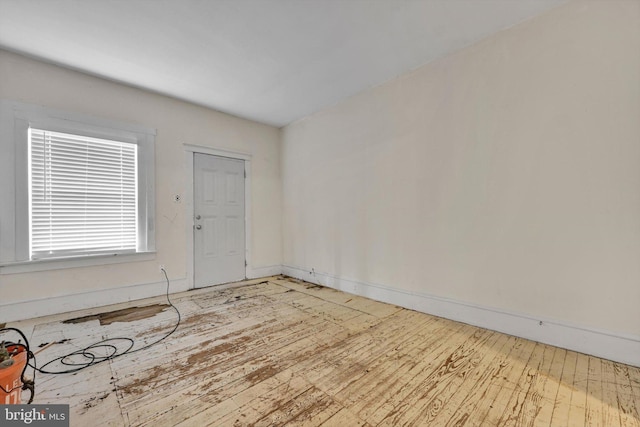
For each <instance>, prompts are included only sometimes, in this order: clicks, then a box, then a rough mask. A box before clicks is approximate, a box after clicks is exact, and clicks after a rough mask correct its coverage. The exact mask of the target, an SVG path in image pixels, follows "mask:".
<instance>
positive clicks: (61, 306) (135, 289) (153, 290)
mask: <svg viewBox="0 0 640 427" xmlns="http://www.w3.org/2000/svg"><path fill="white" fill-rule="evenodd" d="M187 290H188V287H187V280H186V278H181V279H170V284H169V292H170V293H171V294H175V293H178V292H184V291H187ZM166 292H167V282H166V281H165V280H161V281H159V282H153V283H143V284H138V285H130V286H121V287H117V288H111V289H101V290H96V291H88V292H81V293H75V294H69V295H61V296H54V297H47V298H43V299H37V300H30V301H19V302H11V303H9V304H0V313H1V314H0V322H2V323H6V322H13V321H17V320H25V319H33V318H36V317H42V316H48V315H51V314H60V313H66V312H69V311H76V310H83V309H87V308H95V307H102V306H107V305H111V304H118V303H122V302H128V301H134V300H139V299H143V298H150V297H156V296H159V295H164V294H165V293H166Z"/></svg>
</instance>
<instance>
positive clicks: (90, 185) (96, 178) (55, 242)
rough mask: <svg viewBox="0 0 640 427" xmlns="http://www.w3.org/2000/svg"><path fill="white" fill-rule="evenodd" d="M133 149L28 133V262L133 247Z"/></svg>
mask: <svg viewBox="0 0 640 427" xmlns="http://www.w3.org/2000/svg"><path fill="white" fill-rule="evenodd" d="M136 153H137V146H136V144H131V143H127V142H119V141H112V140H106V139H98V138H90V137H86V136H82V135H72V134H68V133H61V132H51V131H47V130H44V129H34V128H30V129H29V167H30V171H29V172H30V173H29V198H30V200H29V201H30V206H29V213H30V254H31V259H38V258H46V257H52V256H53V257H56V256H65V255H73V254H85V253H103V252H108V253H110V252H135V251H136V249H137V247H138V246H137V232H136V229H137V221H136V205H137V203H136V202H137V194H136V193H137V192H136V184H137V174H136V170H137V162H136V157H137V156H136Z"/></svg>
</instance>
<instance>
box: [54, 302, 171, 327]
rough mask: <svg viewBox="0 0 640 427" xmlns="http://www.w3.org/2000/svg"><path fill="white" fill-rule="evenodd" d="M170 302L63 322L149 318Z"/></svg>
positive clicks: (107, 323) (106, 323) (109, 322)
mask: <svg viewBox="0 0 640 427" xmlns="http://www.w3.org/2000/svg"><path fill="white" fill-rule="evenodd" d="M167 307H169V305H168V304H154V305H147V306H144V307H130V308H125V309H122V310H116V311H110V312H108V313H99V314H92V315H90V316H83V317H76V318H75V319H69V320H65V321H64V322H62V323H84V322H89V321H91V320H98V321H100V325H102V326H104V325H110V324H112V323H113V322H132V321H134V320H141V319H147V318H149V317H153V316H155V315H156V314H158V313H160V312H162V311H163V310H165V309H166V308H167Z"/></svg>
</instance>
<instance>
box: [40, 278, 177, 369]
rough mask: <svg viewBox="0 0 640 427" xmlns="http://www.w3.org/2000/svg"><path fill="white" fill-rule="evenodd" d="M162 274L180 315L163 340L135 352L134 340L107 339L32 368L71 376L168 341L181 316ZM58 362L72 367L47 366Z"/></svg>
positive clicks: (171, 304)
mask: <svg viewBox="0 0 640 427" xmlns="http://www.w3.org/2000/svg"><path fill="white" fill-rule="evenodd" d="M162 272H163V273H164V278H165V279H166V281H167V293H166V296H167V302H168V303H169V305H170V306H171V307H172V308H173V309H174V310H175V311H176V314H177V315H178V320H177V322H176V324H175V326H174V327H173V329H171V331H169V332H167V334H165V335H164V336H163V337H162V338H160V339H158V340H156V341H154V342H152V343H150V344H147V345H145V346H143V347H140V348H137V349H135V350H132V348H133V346H134V345H135V341H134V340H133V339H132V338H128V337H116V338H107V339H104V340H101V341H98V342H96V343H93V344H91V345H89V346H87V347H85V348H83V349H80V350H76V351H73V352H71V353H68V354H65V355H64V356H60V357H57V358H55V359H53V360H50V361H49V362H47V363H45V364H44V365H42V366H41V367H40V368H37V367H36V366H35V365H34V366H32V368H34V369H35V370H36V371H38V372H40V373H43V374H55V375H57V374H71V373H74V372H78V371H81V370H83V369H86V368H88V367H90V366H94V365H97V364H98V363H102V362H105V361H107V360H112V359H115V358H116V357H120V356H124V355H125V354H131V353H136V352H138V351H142V350H146V349H148V348H149V347H151V346H153V345H156V344H158V343H159V342H161V341H164V340H165V339H167V338H168V337H169V336H170V335H171V334H173V333H174V332H175V331H176V329H178V326H180V321H181V316H180V311H178V309H177V308H176V306H175V305H173V303H172V302H171V299H170V298H169V277H168V276H167V272H166V271H165V269H164V268H163V269H162ZM119 342H120V343H122V342H124V343H125V344H124V346H122V344H121V345H120V347H122V348H124V349H122V348H119V346H118V345H116V344H118V343H119ZM125 347H126V348H125ZM97 349H103V350H106V352H107V354H106V355H104V356H103V355H99V354H96V350H97ZM74 358H75V359H76V360H77V359H78V358H79V359H80V361H74V360H73V359H74ZM83 359H84V360H83ZM56 362H57V363H59V364H60V365H62V366H70V367H71V368H66V369H51V368H47V366H51V365H53V364H54V363H56ZM30 366H31V365H30Z"/></svg>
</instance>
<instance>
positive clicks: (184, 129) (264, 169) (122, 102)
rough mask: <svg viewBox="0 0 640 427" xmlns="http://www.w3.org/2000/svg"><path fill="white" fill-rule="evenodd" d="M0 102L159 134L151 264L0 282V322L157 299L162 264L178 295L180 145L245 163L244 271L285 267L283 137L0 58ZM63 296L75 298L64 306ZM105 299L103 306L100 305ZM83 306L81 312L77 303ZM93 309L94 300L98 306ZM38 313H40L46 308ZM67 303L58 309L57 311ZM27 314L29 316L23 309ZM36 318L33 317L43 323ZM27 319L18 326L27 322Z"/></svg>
mask: <svg viewBox="0 0 640 427" xmlns="http://www.w3.org/2000/svg"><path fill="white" fill-rule="evenodd" d="M0 98H6V99H11V100H15V101H21V102H27V103H31V104H38V105H44V106H47V107H51V108H57V109H61V110H66V111H71V112H76V113H83V114H89V115H93V116H96V117H100V118H104V119H110V120H118V121H124V122H130V123H136V124H140V125H144V126H147V127H150V128H154V129H157V135H156V222H157V224H156V248H157V255H156V257H155V259H153V260H149V261H142V262H133V263H124V264H114V265H103V266H98V267H86V268H71V269H62V270H52V271H42V272H35V273H22V274H1V275H0V321H3V319H2V317H3V314H7V313H8V312H9V307H11V306H15V303H16V302H25V301H33V300H43V299H44V300H48V301H49V303H48V305H49V306H54V305H61V306H59V307H49V311H51V310H53V311H57V312H60V311H65V310H66V309H70V308H78V307H76V306H77V305H78V304H85V305H95V304H96V295H97V298H98V300H100V299H102V302H103V303H106V302H114V300H113V299H109V298H112V297H113V295H114V294H108V293H105V291H108V290H109V289H116V288H122V287H128V288H125V289H120V290H118V294H117V295H116V296H115V298H119V299H121V300H127V299H132V298H141V297H143V296H146V295H147V294H148V293H149V292H153V293H162V292H164V285H163V283H162V278H163V276H161V274H160V273H159V270H158V265H159V264H164V265H165V266H166V269H167V271H168V273H169V276H170V278H171V279H173V281H174V283H175V285H176V287H177V288H180V287H184V286H186V284H187V283H188V281H187V280H186V272H187V271H188V268H187V265H186V263H187V256H186V244H187V243H186V230H187V228H186V223H185V220H186V218H185V213H186V206H185V204H184V203H180V204H177V203H174V201H173V196H174V195H175V194H181V195H183V196H186V195H185V194H184V192H185V188H186V186H187V183H186V172H185V151H184V147H183V144H193V145H199V146H205V147H210V148H217V149H228V150H233V151H237V152H242V153H247V154H250V155H251V167H252V170H251V178H252V179H251V182H252V188H251V194H252V199H251V209H252V212H251V218H252V222H251V224H250V227H251V242H250V246H251V248H250V249H251V262H252V265H250V266H249V268H250V269H256V270H258V271H259V270H260V269H261V268H263V269H264V268H267V267H271V266H274V265H275V266H277V267H278V269H279V266H280V265H281V263H282V230H281V206H282V199H281V196H282V191H281V176H280V171H281V168H280V130H279V129H276V128H273V127H270V126H266V125H262V124H258V123H254V122H251V121H248V120H243V119H239V118H235V117H232V116H229V115H226V114H222V113H219V112H216V111H213V110H211V109H207V108H203V107H199V106H195V105H192V104H189V103H185V102H181V101H178V100H175V99H172V98H168V97H165V96H161V95H157V94H153V93H150V92H146V91H142V90H138V89H135V88H131V87H128V86H124V85H121V84H117V83H114V82H111V81H107V80H103V79H100V78H96V77H92V76H89V75H86V74H82V73H78V72H75V71H72V70H68V69H65V68H60V67H57V66H54V65H50V64H46V63H43V62H39V61H35V60H32V59H29V58H26V57H23V56H20V55H17V54H14V53H10V52H7V51H3V50H0ZM67 295H76V296H78V295H80V296H81V297H76V298H74V299H68V298H67V299H65V298H57V299H56V297H64V296H67ZM104 298H106V299H104ZM83 301H84V303H83ZM97 302H98V303H99V302H100V301H97ZM45 304H47V303H46V302H45ZM64 304H67V305H65V306H62V305H64ZM25 307H33V306H32V305H26V306H25ZM3 311H4V313H2V312H3ZM44 312H45V311H38V312H37V313H35V314H44ZM33 315H34V313H33V312H24V313H23V317H33Z"/></svg>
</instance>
